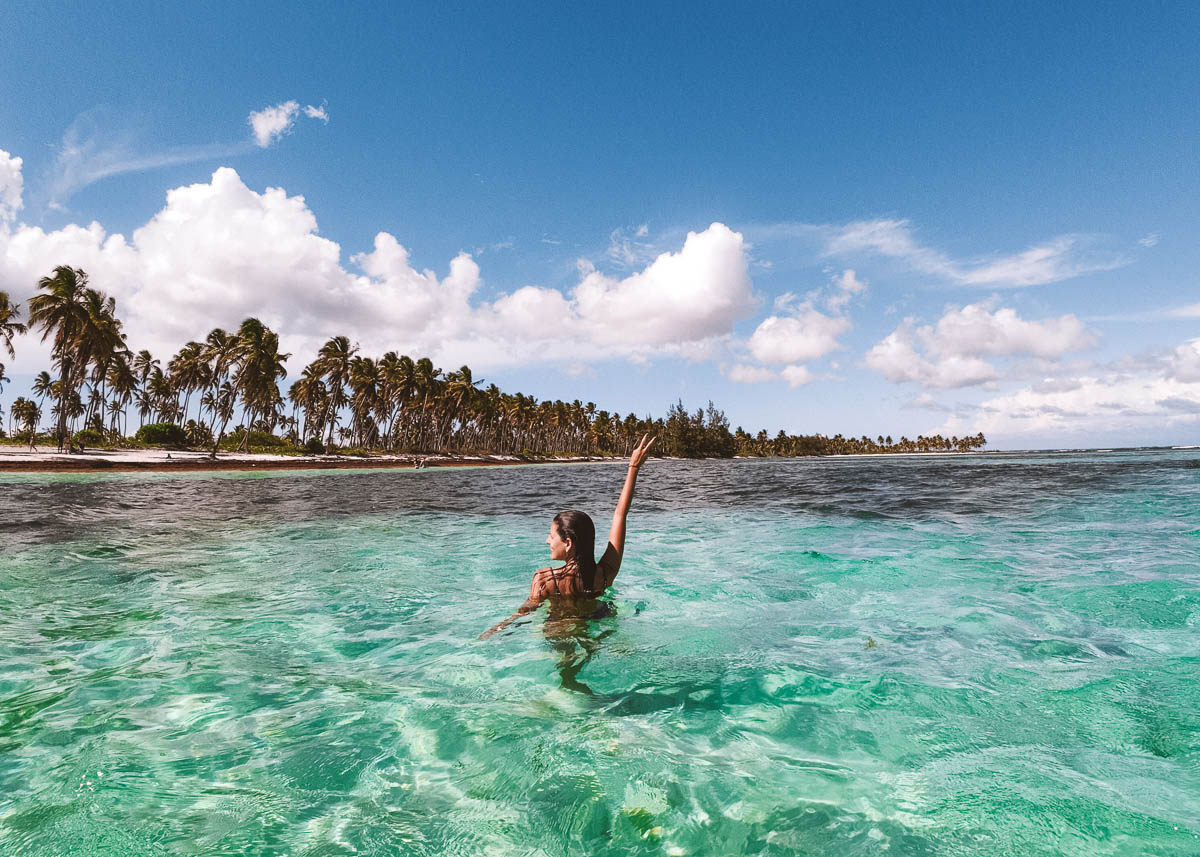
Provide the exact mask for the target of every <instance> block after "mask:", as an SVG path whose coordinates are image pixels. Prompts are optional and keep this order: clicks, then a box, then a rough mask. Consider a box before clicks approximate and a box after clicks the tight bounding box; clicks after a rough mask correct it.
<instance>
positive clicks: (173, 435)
mask: <svg viewBox="0 0 1200 857" xmlns="http://www.w3.org/2000/svg"><path fill="white" fill-rule="evenodd" d="M134 438H135V439H136V440H139V441H141V442H142V443H148V444H152V445H166V446H183V445H184V444H185V443H187V435H186V434H184V431H183V429H182V428H180V427H179V426H177V425H175V424H174V423H151V424H150V425H148V426H142V427H141V428H140V429H138V430H137V434H136V435H134Z"/></svg>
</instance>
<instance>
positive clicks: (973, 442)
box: [733, 428, 987, 458]
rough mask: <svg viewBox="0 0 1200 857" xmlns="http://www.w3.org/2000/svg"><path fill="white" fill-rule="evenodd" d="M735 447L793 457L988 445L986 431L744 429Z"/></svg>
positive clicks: (954, 449)
mask: <svg viewBox="0 0 1200 857" xmlns="http://www.w3.org/2000/svg"><path fill="white" fill-rule="evenodd" d="M733 440H734V446H735V448H736V450H737V454H738V455H754V456H766V457H785V458H786V457H793V456H800V455H886V454H889V453H912V452H971V451H972V450H976V449H982V448H983V447H984V445H985V444H987V439H986V438H985V437H984V436H983V432H979V433H978V434H974V435H968V436H966V437H957V436H953V435H952V436H951V437H943V436H942V435H940V434H936V435H930V436H925V435H917V439H916V440H909V439H908V438H907V437H901V438H900V439H899V440H898V441H893V440H892V436H891V435H888V436H887V437H884V436H883V435H879V436H878V437H876V438H875V439H874V440H872V439H871V438H869V437H867V436H866V435H863V436H862V437H843V436H842V435H840V434H836V435H834V436H833V437H826V436H825V435H820V434H813V435H791V434H787V433H786V432H783V431H781V432H779V434H778V435H776V436H775V437H770V436H769V435H768V434H767V432H766V431H765V430H764V431H760V432H759V433H758V434H757V435H750V434H747V433H746V432H744V431H742V429H741V428H738V430H737V431H736V432H735V433H734V435H733Z"/></svg>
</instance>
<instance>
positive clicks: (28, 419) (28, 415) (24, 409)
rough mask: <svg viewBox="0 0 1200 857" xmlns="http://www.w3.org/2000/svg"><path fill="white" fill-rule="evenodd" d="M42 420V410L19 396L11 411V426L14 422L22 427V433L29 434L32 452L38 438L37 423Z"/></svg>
mask: <svg viewBox="0 0 1200 857" xmlns="http://www.w3.org/2000/svg"><path fill="white" fill-rule="evenodd" d="M41 418H42V411H41V408H39V407H38V406H37V405H36V404H34V403H33V401H32V400H30V399H26V398H25V397H24V396H18V397H17V400H16V401H15V402H13V404H12V408H11V409H10V411H9V421H10V425H11V423H12V422H15V423H16V424H17V425H18V426H20V428H21V430H22V431H27V432H29V449H30V451H31V452H32V451H33V450H34V449H35V446H34V441H35V439H36V438H37V423H38V420H40V419H41Z"/></svg>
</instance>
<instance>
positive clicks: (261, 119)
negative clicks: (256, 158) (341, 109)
mask: <svg viewBox="0 0 1200 857" xmlns="http://www.w3.org/2000/svg"><path fill="white" fill-rule="evenodd" d="M301 113H303V114H304V115H305V116H307V117H308V118H309V119H319V120H321V121H322V122H328V121H329V113H328V111H327V110H326V109H325V106H324V105H321V106H320V107H315V106H313V105H312V104H307V105H305V106H304V107H301V106H300V103H299V102H297V101H284V102H282V103H280V104H276V105H275V106H274V107H264V108H263V109H262V110H255V111H252V112H251V113H250V116H249V118H248V119H247V121H248V122H249V123H250V128H251V129H252V130H253V131H254V142H256V143H257V144H258V145H259V146H261V147H262V148H264V149H265V148H266V147H267V146H270V145H271V144H272V143H274V142H275V141H276V140H278V139H279V138H280V137H282V136H283V135H284V134H288V133H291V130H292V128H293V127H294V126H295V124H296V119H297V118H298V117H299V116H300V114H301Z"/></svg>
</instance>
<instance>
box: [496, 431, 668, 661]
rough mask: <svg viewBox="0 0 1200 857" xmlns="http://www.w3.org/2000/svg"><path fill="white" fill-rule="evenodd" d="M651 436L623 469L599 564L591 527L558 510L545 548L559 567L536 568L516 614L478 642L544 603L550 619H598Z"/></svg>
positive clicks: (583, 518) (616, 564)
mask: <svg viewBox="0 0 1200 857" xmlns="http://www.w3.org/2000/svg"><path fill="white" fill-rule="evenodd" d="M655 440H657V438H652V437H650V435H643V436H642V439H641V440H640V441H638V445H637V446H636V447H634V450H633V452H632V453H631V454H630V456H629V471H628V473H626V475H625V487H624V488H622V489H621V498H620V499H619V500H617V509H616V511H615V512H613V519H612V527H611V528H610V529H609V531H608V547H607V548H606V549H605V551H604V555H603V556H602V557H600V561H599V562H596V559H595V556H596V553H595V542H596V525H595V524H593V523H592V519H591V518H589V517H588V516H587V515H585V514H584V513H583V512H580V511H577V510H574V509H570V510H568V511H566V512H559V513H558V514H557V515H555V516H554V520H553V521H551V522H550V535H549V536H547V537H546V544H548V545H549V546H550V558H551V559H554V560H559V561H560V562H562V563H564V564H563V565H561V566H559V567H557V568H541V569H538V570H537V571H536V572H534V574H533V585H532V586H530V587H529V598H528V599H526V601H525V603H524V604H522V605H521V606H520V607H519V608H517V612H516V613H514V614H513V615H511V616H509V617H508V618H507V619H505V620H504V621H503V622H501V623H500V624H498V625H496V626H495V627H493V628H490V629H489V630H487V631H485V632H484V633H483V634H482V635H481V636H480V639H481V640H482V639H486V638H488V637H490V636H492V634H494V633H496V632H497V631H499V630H500V629H501V628H503V627H504V626H506V625H507V624H508V623H509V622H511V621H513V620H514V619H516V618H517V617H518V616H525V615H527V614H529V613H532V612H533V611H534V610H537V609H538V607H540V606H541V604H542V602H543V601H547V600H549V602H550V618H551V619H563V618H590V617H595V616H597V615H598V614H599V615H603V612H602V611H604V610H606V609H607V608H606V607H605V606H604V602H597V600H596V599H597V598H599V597H600V596H601V595H602V594H603V593H604V590H606V589H608V587H609V586H611V585H612V582H613V579H614V578H615V577H616V576H617V572H618V571H619V570H620V568H621V557H622V556H623V555H624V552H625V518H626V516H628V514H629V506H630V504H631V503H632V502H633V489H634V486H635V485H636V484H637V474H638V468H640V467H641V466H642V462H644V461H645V460H646V457H647V455H648V454H649V453H650V447H651V446H653V445H654V441H655Z"/></svg>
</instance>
